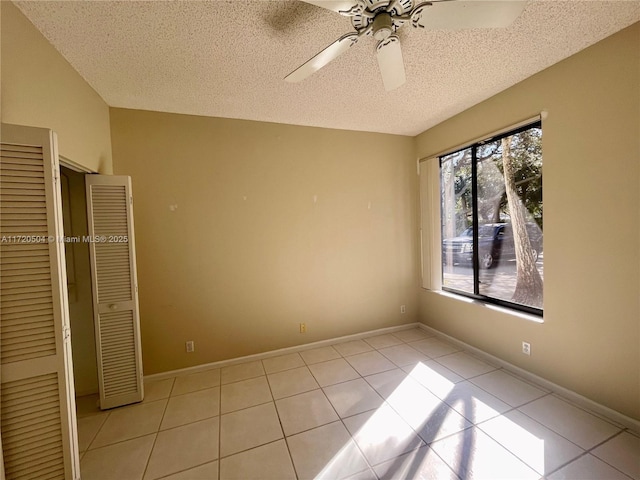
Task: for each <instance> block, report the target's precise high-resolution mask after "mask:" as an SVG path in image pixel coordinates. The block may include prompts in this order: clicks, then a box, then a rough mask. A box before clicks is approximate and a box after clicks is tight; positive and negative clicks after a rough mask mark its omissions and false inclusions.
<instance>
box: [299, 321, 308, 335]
mask: <svg viewBox="0 0 640 480" xmlns="http://www.w3.org/2000/svg"><path fill="white" fill-rule="evenodd" d="M300 333H307V326H306V325H305V324H304V323H301V324H300Z"/></svg>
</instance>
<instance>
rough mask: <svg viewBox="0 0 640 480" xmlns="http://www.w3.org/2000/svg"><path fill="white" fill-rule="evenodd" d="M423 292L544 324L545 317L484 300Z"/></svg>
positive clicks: (435, 291)
mask: <svg viewBox="0 0 640 480" xmlns="http://www.w3.org/2000/svg"><path fill="white" fill-rule="evenodd" d="M422 290H424V291H425V292H429V293H435V294H437V295H442V296H443V297H447V298H451V299H452V300H456V301H458V302H464V303H470V304H473V305H478V306H480V307H484V308H488V309H490V310H494V311H496V312H499V313H501V314H504V315H509V316H511V317H517V318H520V319H522V320H527V321H529V322H535V323H544V318H543V317H539V316H538V315H532V314H530V313H526V312H519V311H518V310H514V309H511V308H508V307H503V306H500V305H494V304H492V303H489V302H485V301H482V300H477V299H475V298H469V297H465V296H464V295H457V294H455V293H452V292H446V291H444V290H428V289H426V288H423V289H422Z"/></svg>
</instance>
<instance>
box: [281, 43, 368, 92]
mask: <svg viewBox="0 0 640 480" xmlns="http://www.w3.org/2000/svg"><path fill="white" fill-rule="evenodd" d="M358 38H360V35H358V34H357V33H356V32H351V33H347V34H346V35H343V36H342V37H340V38H339V39H338V40H336V41H335V42H333V43H332V44H331V45H329V46H328V47H327V48H325V49H324V50H322V51H321V52H320V53H318V54H317V55H315V56H314V57H313V58H311V59H309V60H307V61H306V62H305V63H303V64H302V65H301V66H299V67H298V68H296V69H295V70H294V71H293V72H291V73H290V74H289V75H287V76H286V77H284V79H285V80H286V81H287V82H292V83H296V82H300V81H301V80H304V79H305V78H307V77H309V76H310V75H312V74H314V73H316V72H317V71H318V70H320V69H321V68H322V67H324V66H325V65H327V64H328V63H329V62H331V61H333V60H335V59H336V58H338V57H339V56H340V55H342V54H343V53H344V52H346V51H347V50H349V48H350V47H351V45H354V44H355V43H356V42H357V41H358Z"/></svg>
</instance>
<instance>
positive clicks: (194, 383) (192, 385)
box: [171, 368, 220, 395]
mask: <svg viewBox="0 0 640 480" xmlns="http://www.w3.org/2000/svg"><path fill="white" fill-rule="evenodd" d="M219 385H220V369H219V368H214V369H211V370H205V371H203V372H198V373H192V374H191V375H184V376H179V377H176V380H175V383H174V384H173V390H172V391H171V395H182V394H184V393H191V392H196V391H198V390H204V389H206V388H212V387H217V386H219Z"/></svg>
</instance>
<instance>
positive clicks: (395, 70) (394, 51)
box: [376, 35, 407, 92]
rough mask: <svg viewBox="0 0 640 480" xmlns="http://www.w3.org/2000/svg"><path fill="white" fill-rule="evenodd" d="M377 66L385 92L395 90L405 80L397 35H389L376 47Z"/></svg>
mask: <svg viewBox="0 0 640 480" xmlns="http://www.w3.org/2000/svg"><path fill="white" fill-rule="evenodd" d="M376 55H377V57H378V66H379V67H380V73H381V74H382V83H384V89H385V90H386V91H387V92H390V91H391V90H395V89H396V88H398V87H399V86H400V85H402V84H404V82H405V81H406V80H407V78H406V76H405V73H404V61H403V60H402V48H401V47H400V39H399V38H398V36H397V35H390V36H389V37H387V38H386V39H384V40H382V41H381V42H380V43H378V46H377V47H376Z"/></svg>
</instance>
